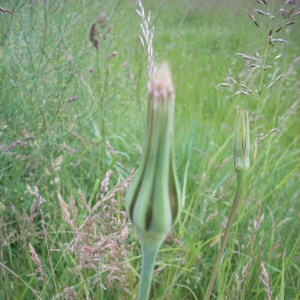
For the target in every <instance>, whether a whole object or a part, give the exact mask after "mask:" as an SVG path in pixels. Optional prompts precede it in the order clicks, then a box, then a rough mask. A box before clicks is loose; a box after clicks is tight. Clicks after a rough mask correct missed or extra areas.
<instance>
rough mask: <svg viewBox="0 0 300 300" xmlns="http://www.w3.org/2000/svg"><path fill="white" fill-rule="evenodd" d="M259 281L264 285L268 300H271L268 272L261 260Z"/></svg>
mask: <svg viewBox="0 0 300 300" xmlns="http://www.w3.org/2000/svg"><path fill="white" fill-rule="evenodd" d="M261 271H262V272H261V275H262V276H261V278H260V279H261V282H262V283H263V285H264V286H265V291H266V294H267V296H268V300H272V292H271V288H270V281H269V275H268V272H267V270H266V268H265V265H264V263H263V262H261Z"/></svg>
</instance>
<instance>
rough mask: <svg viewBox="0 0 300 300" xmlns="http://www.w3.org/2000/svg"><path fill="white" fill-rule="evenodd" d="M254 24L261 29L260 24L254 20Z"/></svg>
mask: <svg viewBox="0 0 300 300" xmlns="http://www.w3.org/2000/svg"><path fill="white" fill-rule="evenodd" d="M253 22H254V24H255V25H256V26H257V27H258V28H259V25H258V23H257V22H256V21H255V20H253Z"/></svg>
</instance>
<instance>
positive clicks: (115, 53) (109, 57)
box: [107, 51, 118, 59]
mask: <svg viewBox="0 0 300 300" xmlns="http://www.w3.org/2000/svg"><path fill="white" fill-rule="evenodd" d="M116 55H118V52H116V51H113V52H112V53H110V54H109V55H108V56H107V58H108V59H111V58H113V57H115V56H116Z"/></svg>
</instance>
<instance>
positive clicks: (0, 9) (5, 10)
mask: <svg viewBox="0 0 300 300" xmlns="http://www.w3.org/2000/svg"><path fill="white" fill-rule="evenodd" d="M0 11H2V12H4V13H6V14H10V15H12V14H13V12H12V11H11V10H9V9H7V8H3V7H1V6H0Z"/></svg>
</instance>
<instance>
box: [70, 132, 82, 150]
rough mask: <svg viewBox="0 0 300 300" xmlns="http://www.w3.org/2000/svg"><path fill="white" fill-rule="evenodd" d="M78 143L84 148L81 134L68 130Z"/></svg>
mask: <svg viewBox="0 0 300 300" xmlns="http://www.w3.org/2000/svg"><path fill="white" fill-rule="evenodd" d="M70 133H71V134H72V135H73V136H74V137H75V138H76V139H77V140H78V141H80V143H81V144H82V145H83V147H84V148H86V142H85V140H84V138H83V137H82V136H80V135H79V134H78V133H77V132H75V131H71V132H70Z"/></svg>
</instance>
